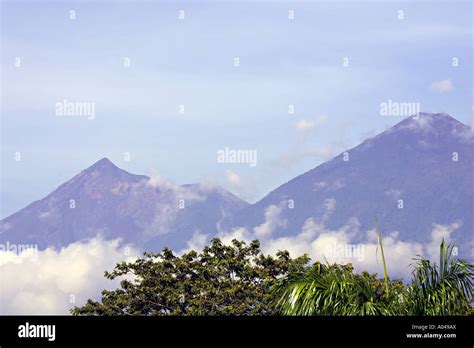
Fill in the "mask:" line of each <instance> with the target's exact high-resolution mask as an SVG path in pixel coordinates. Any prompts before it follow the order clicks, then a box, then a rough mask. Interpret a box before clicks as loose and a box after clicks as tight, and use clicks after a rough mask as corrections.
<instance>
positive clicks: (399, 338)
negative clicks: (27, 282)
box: [0, 316, 474, 348]
mask: <svg viewBox="0 0 474 348" xmlns="http://www.w3.org/2000/svg"><path fill="white" fill-rule="evenodd" d="M473 324H474V317H472V316H471V317H71V316H0V346H1V347H2V348H5V347H6V348H8V347H13V346H26V345H34V346H35V347H38V346H51V345H58V344H61V345H77V346H83V345H86V344H87V346H88V347H90V346H93V345H100V346H103V345H115V346H116V345H120V344H122V345H131V346H133V347H137V346H143V345H147V344H149V343H154V344H160V345H161V346H176V345H192V346H193V347H196V346H199V345H205V346H209V345H219V346H229V345H232V344H233V345H240V346H241V345H245V346H249V345H258V346H261V345H267V344H271V345H275V344H278V345H285V346H288V347H297V346H301V347H304V346H314V345H315V344H318V346H321V345H322V346H338V345H340V346H351V347H354V346H358V345H360V346H366V345H378V346H382V345H383V346H390V345H393V346H398V345H416V346H430V347H433V346H438V345H446V344H448V345H449V346H451V347H454V346H472V344H471V343H472V342H473V339H472V337H473V335H472V328H473V327H474V325H473ZM38 325H40V326H38ZM44 325H54V335H53V327H52V326H44ZM39 335H41V336H43V337H31V336H39ZM19 336H29V337H19ZM53 336H54V337H53Z"/></svg>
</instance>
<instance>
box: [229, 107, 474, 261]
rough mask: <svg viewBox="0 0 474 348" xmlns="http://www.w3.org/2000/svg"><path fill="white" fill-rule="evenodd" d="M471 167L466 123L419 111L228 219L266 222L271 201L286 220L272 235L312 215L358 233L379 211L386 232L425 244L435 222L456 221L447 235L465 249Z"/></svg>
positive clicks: (293, 229)
mask: <svg viewBox="0 0 474 348" xmlns="http://www.w3.org/2000/svg"><path fill="white" fill-rule="evenodd" d="M455 153H457V161H455V160H453V159H456V158H455V156H456V154H455ZM345 157H346V159H347V160H346V161H345V160H344V159H345ZM473 173H474V151H473V137H472V131H471V129H470V127H468V126H466V125H464V124H462V123H460V122H458V121H457V120H455V119H454V118H452V117H451V116H449V115H446V114H425V113H424V114H420V115H419V116H417V117H413V116H412V117H409V118H406V119H404V120H403V121H402V122H400V123H398V124H397V125H395V126H394V127H392V128H390V129H388V130H386V131H385V132H383V133H381V134H379V135H377V136H375V137H373V138H371V139H368V140H366V141H364V142H363V143H362V144H360V145H358V146H356V147H355V148H353V149H350V150H348V151H346V153H342V154H340V155H338V156H336V157H335V158H334V159H332V160H330V161H328V162H325V163H323V164H322V165H320V166H318V167H316V168H314V169H312V170H310V171H308V172H306V173H304V174H302V175H300V176H298V177H296V178H294V179H293V180H291V181H289V182H287V183H285V184H283V185H281V186H280V187H278V188H277V189H275V190H274V191H272V192H271V193H269V194H268V195H267V196H266V197H264V198H263V199H262V200H260V201H259V202H257V203H256V204H254V205H252V206H249V207H247V208H245V209H243V210H242V211H241V212H238V213H237V214H236V216H234V218H233V219H231V220H229V221H226V222H225V226H226V228H231V227H232V226H244V227H247V228H248V229H252V228H254V227H255V226H258V225H260V224H262V223H264V221H265V218H264V217H265V209H267V207H269V206H271V205H276V206H278V207H280V208H281V214H280V216H279V219H280V220H286V222H287V223H286V224H280V226H279V227H278V228H275V231H273V234H272V237H278V236H285V235H294V234H296V233H299V232H300V231H301V229H302V227H303V224H304V222H305V221H306V220H307V219H308V218H310V217H313V218H314V220H315V221H317V222H319V223H324V225H325V226H326V227H327V228H330V229H336V228H341V226H343V225H344V224H347V223H348V222H350V223H352V224H353V225H354V224H355V225H357V224H360V225H359V230H360V231H361V233H360V234H359V239H363V238H364V237H365V236H366V235H365V231H367V230H370V229H373V228H374V226H375V219H376V217H377V218H378V220H379V222H380V225H381V228H382V231H383V232H385V233H389V232H392V231H398V233H399V236H400V238H403V239H406V240H412V241H418V242H424V243H426V242H427V241H428V240H429V239H430V236H431V231H432V230H433V226H434V225H433V224H442V225H448V224H453V223H459V225H460V227H459V228H458V230H457V231H456V232H455V233H453V235H452V237H454V239H457V241H458V242H459V244H463V247H464V248H465V249H464V252H466V253H469V254H470V253H471V251H470V250H468V248H469V247H468V246H467V245H468V244H469V243H467V242H470V243H472V242H471V241H472V237H471V234H472V231H473V227H474V224H473V219H474V218H473V212H474V186H473V182H474V181H473ZM289 200H293V201H294V208H293V209H290V208H289V205H290V204H289ZM401 204H403V207H402V206H401ZM354 218H355V219H357V220H354ZM351 219H352V220H351ZM355 240H357V236H356V238H355Z"/></svg>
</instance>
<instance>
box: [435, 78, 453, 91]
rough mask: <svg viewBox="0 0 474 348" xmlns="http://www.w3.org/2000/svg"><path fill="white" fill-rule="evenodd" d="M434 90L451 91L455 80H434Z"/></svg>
mask: <svg viewBox="0 0 474 348" xmlns="http://www.w3.org/2000/svg"><path fill="white" fill-rule="evenodd" d="M430 89H431V90H432V91H433V92H438V93H445V92H450V91H452V90H453V89H454V85H453V82H452V81H451V80H441V81H436V82H433V83H432V84H431V86H430Z"/></svg>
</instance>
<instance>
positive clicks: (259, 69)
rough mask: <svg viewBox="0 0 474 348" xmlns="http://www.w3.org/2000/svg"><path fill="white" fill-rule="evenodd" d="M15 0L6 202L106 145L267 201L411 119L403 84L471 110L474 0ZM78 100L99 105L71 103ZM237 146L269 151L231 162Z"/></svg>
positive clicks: (9, 48) (18, 201)
mask: <svg viewBox="0 0 474 348" xmlns="http://www.w3.org/2000/svg"><path fill="white" fill-rule="evenodd" d="M1 4H2V26H1V41H2V42H1V44H2V53H1V59H2V62H1V68H2V80H1V87H2V107H1V134H2V139H1V145H2V146H1V157H2V158H1V159H2V162H1V164H2V167H1V186H2V187H1V207H0V208H1V209H0V217H5V216H7V215H9V214H11V213H13V212H15V211H17V210H19V209H21V208H22V207H24V206H26V205H27V204H29V203H31V202H32V201H34V200H37V199H40V198H42V197H43V196H45V195H47V194H48V193H50V192H51V191H52V190H54V189H55V188H56V187H57V186H59V185H60V184H61V183H63V182H65V181H67V180H68V179H70V178H71V177H72V176H74V175H75V174H77V173H78V172H79V171H81V170H82V169H84V168H86V167H88V166H89V165H91V164H93V163H94V162H95V161H97V160H99V159H100V158H101V157H104V156H105V157H108V158H109V159H111V160H112V161H113V162H114V163H115V164H116V165H118V166H119V167H121V168H124V169H126V170H129V171H131V172H134V173H139V174H148V175H150V174H152V173H157V172H158V173H160V175H161V176H163V177H166V178H168V179H171V180H174V181H175V182H177V183H180V184H184V183H191V182H197V181H212V182H214V183H217V184H219V185H221V186H223V187H225V188H227V189H229V190H231V191H232V192H234V193H235V194H237V195H238V196H240V197H242V198H244V199H246V200H248V201H251V202H253V201H255V200H257V199H260V198H261V197H262V196H263V195H265V194H267V193H268V192H269V191H271V190H272V189H274V188H276V187H277V186H278V185H280V184H282V183H284V182H286V181H288V180H290V179H291V178H293V177H295V176H297V175H299V174H301V173H303V172H305V171H307V170H309V169H311V168H313V167H315V166H317V165H318V164H320V163H322V162H324V161H326V160H328V159H330V158H331V157H332V156H334V155H336V154H338V153H340V152H341V151H343V150H345V149H346V148H349V147H352V146H355V145H357V144H358V143H360V142H361V141H362V140H364V139H365V138H367V137H369V136H372V135H374V134H376V133H378V132H380V131H381V130H383V129H385V128H388V127H390V126H391V125H393V124H395V123H397V122H399V121H400V120H401V119H403V116H389V117H387V116H381V115H380V103H382V102H384V101H387V100H389V99H391V100H394V101H402V102H418V103H420V105H421V109H422V111H425V112H447V113H449V114H451V115H452V116H454V117H455V118H457V119H458V120H460V121H462V122H464V123H466V124H472V112H473V106H472V104H473V103H472V16H473V9H472V6H473V5H472V2H471V1H444V2H443V1H378V2H376V1H301V2H293V1H291V2H290V1H233V2H230V1H204V2H199V4H198V2H195V1H194V2H191V1H155V2H152V1H133V2H131V1H130V2H128V1H122V2H112V1H86V2H73V1H70V2H48V1H41V2H39V1H38V2H35V1H21V2H14V1H2V3H1ZM71 10H74V11H75V19H73V20H71V19H70V18H69V17H70V11H71ZM180 10H184V15H185V18H184V19H183V20H180V19H179V18H178V15H179V11H180ZM289 10H293V11H294V19H293V20H290V19H289V18H288V11H289ZM400 10H401V11H403V19H399V16H400V12H399V11H400ZM17 57H19V58H20V59H21V66H20V67H15V59H16V58H17ZM236 57H238V58H239V62H240V66H239V67H234V65H233V63H234V58H236ZM344 57H347V58H348V59H349V65H348V66H346V67H344V66H343V59H344ZM453 57H456V58H458V61H459V65H458V66H456V67H453V64H452V61H453ZM126 58H129V59H130V66H129V67H124V59H126ZM442 81H444V83H441V82H442ZM436 86H438V88H437V87H436ZM439 86H445V87H444V88H442V87H439ZM446 86H447V87H446ZM64 99H67V100H70V101H86V102H93V103H95V105H96V115H95V118H94V119H93V120H88V119H87V118H86V117H69V118H67V117H66V118H64V117H58V116H57V115H56V114H55V104H56V103H57V102H60V101H62V100H64ZM179 105H184V110H185V112H184V114H180V113H179ZM289 105H294V108H295V112H294V114H289V113H288V106H289ZM297 125H300V127H299V128H298V126H297ZM225 147H229V148H234V149H255V150H257V151H258V165H257V166H256V167H250V166H248V165H245V164H227V165H226V164H221V163H218V162H217V161H216V152H217V151H218V150H219V149H223V148H225ZM16 152H21V154H22V159H21V161H15V153H16ZM125 152H129V153H130V156H131V161H129V162H127V161H124V153H125Z"/></svg>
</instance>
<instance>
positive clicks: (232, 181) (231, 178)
mask: <svg viewBox="0 0 474 348" xmlns="http://www.w3.org/2000/svg"><path fill="white" fill-rule="evenodd" d="M225 177H226V179H227V182H228V183H229V185H231V186H233V187H240V186H241V184H242V180H241V179H240V176H239V175H238V174H237V173H235V172H234V171H232V170H230V169H228V170H226V172H225Z"/></svg>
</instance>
